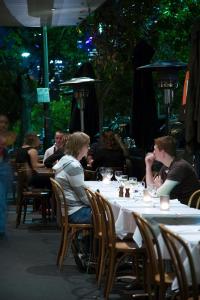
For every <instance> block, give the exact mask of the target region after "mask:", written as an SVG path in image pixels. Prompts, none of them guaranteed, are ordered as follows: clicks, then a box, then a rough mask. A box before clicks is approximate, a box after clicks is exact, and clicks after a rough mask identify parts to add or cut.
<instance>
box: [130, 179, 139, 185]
mask: <svg viewBox="0 0 200 300" xmlns="http://www.w3.org/2000/svg"><path fill="white" fill-rule="evenodd" d="M129 183H130V184H131V185H133V186H134V185H136V184H137V177H129Z"/></svg>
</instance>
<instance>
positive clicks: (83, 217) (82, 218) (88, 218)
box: [68, 207, 92, 224]
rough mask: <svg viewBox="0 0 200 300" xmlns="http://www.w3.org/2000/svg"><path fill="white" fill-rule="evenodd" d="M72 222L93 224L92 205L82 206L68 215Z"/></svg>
mask: <svg viewBox="0 0 200 300" xmlns="http://www.w3.org/2000/svg"><path fill="white" fill-rule="evenodd" d="M68 220H69V222H70V223H74V224H81V223H83V224H91V223H92V210H91V208H90V207H82V208H81V209H79V210H78V211H76V212H75V213H73V214H72V215H69V216H68Z"/></svg>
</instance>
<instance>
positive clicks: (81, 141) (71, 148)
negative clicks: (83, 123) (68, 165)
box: [64, 131, 90, 158]
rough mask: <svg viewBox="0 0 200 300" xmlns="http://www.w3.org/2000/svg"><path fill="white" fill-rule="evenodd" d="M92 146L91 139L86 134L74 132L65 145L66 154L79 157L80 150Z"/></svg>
mask: <svg viewBox="0 0 200 300" xmlns="http://www.w3.org/2000/svg"><path fill="white" fill-rule="evenodd" d="M89 144H90V137H89V136H88V135H87V134H86V133H84V132H80V131H77V132H74V133H72V134H70V136H69V138H68V141H67V143H66V144H65V149H64V152H65V154H68V155H72V156H74V157H75V158H77V157H78V155H79V152H80V150H81V149H82V148H83V146H85V145H89Z"/></svg>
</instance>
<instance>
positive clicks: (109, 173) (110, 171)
mask: <svg viewBox="0 0 200 300" xmlns="http://www.w3.org/2000/svg"><path fill="white" fill-rule="evenodd" d="M105 177H106V178H108V179H109V181H110V180H111V178H112V177H113V169H112V168H106V170H105Z"/></svg>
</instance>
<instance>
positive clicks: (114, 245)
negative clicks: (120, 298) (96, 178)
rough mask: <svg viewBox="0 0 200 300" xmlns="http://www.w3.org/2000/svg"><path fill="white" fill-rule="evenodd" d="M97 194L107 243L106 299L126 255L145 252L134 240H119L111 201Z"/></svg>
mask: <svg viewBox="0 0 200 300" xmlns="http://www.w3.org/2000/svg"><path fill="white" fill-rule="evenodd" d="M96 195H97V202H98V207H99V210H100V214H101V216H102V217H101V218H102V236H103V241H104V243H105V249H106V253H105V259H104V267H103V269H104V268H105V273H106V274H105V275H106V278H105V288H104V296H105V299H106V300H107V299H109V294H110V291H111V289H112V286H113V283H114V279H115V276H116V271H117V268H118V266H119V264H120V263H122V262H123V259H124V258H125V257H126V256H129V257H133V259H134V258H135V259H136V256H137V255H139V254H140V255H141V254H143V252H142V251H141V249H138V248H137V246H136V244H134V242H133V240H125V241H122V240H119V239H117V236H116V232H115V220H114V216H113V211H112V207H111V205H110V203H109V202H108V201H107V200H106V199H105V198H104V197H103V196H102V195H101V194H99V193H96Z"/></svg>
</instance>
